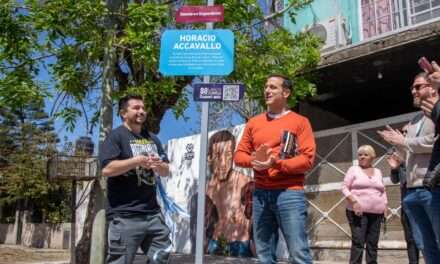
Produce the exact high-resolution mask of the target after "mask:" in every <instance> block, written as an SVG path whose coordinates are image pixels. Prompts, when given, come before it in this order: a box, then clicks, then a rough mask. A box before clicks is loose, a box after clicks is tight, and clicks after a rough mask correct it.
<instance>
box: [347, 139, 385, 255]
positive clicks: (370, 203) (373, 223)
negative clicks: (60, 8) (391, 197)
mask: <svg viewBox="0 0 440 264" xmlns="http://www.w3.org/2000/svg"><path fill="white" fill-rule="evenodd" d="M375 157H376V153H375V151H374V149H373V147H371V146H370V145H363V146H361V147H359V149H358V161H359V165H358V166H356V165H355V166H352V167H350V168H349V169H348V171H347V173H346V174H345V178H344V184H343V187H342V193H343V194H344V196H345V197H346V198H347V210H346V213H347V219H348V223H349V224H350V229H351V252H350V264H355V263H356V264H357V263H359V264H360V263H362V255H363V251H364V246H366V251H367V256H366V260H367V263H368V264H376V263H377V245H378V243H379V234H380V226H381V222H382V220H383V219H384V215H385V214H386V211H387V206H388V199H387V194H386V192H385V186H384V184H383V181H382V172H381V171H380V170H379V169H376V168H374V167H373V160H374V158H375Z"/></svg>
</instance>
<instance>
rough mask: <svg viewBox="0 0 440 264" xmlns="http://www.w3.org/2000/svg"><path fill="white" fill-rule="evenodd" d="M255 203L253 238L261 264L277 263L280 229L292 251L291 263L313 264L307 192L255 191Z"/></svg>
mask: <svg viewBox="0 0 440 264" xmlns="http://www.w3.org/2000/svg"><path fill="white" fill-rule="evenodd" d="M253 201H254V202H253V221H254V225H253V226H254V239H255V244H256V249H257V256H258V258H259V260H260V262H261V263H262V264H272V263H276V248H277V245H278V228H280V229H281V233H282V234H283V236H284V239H285V240H286V244H287V249H288V251H289V263H294V264H310V263H312V257H311V255H310V249H309V245H308V238H307V232H306V226H305V222H306V218H307V210H306V204H305V197H304V191H300V190H263V189H256V190H255V191H254V195H253Z"/></svg>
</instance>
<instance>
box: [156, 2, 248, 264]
mask: <svg viewBox="0 0 440 264" xmlns="http://www.w3.org/2000/svg"><path fill="white" fill-rule="evenodd" d="M207 1H208V3H207V6H183V7H181V8H180V9H179V10H178V12H177V16H176V22H178V23H200V22H208V23H206V30H167V31H165V32H164V33H163V34H162V37H161V44H160V60H159V71H160V72H161V73H162V74H163V75H165V76H179V75H180V76H201V75H203V76H204V77H203V85H204V87H202V88H203V89H207V90H206V91H207V92H208V93H207V94H203V95H202V96H201V97H200V98H199V99H203V98H205V99H206V98H207V97H210V96H211V95H210V94H211V91H213V92H212V93H213V96H211V97H212V98H213V99H215V100H217V101H219V98H218V97H217V96H214V95H215V94H216V93H217V92H215V91H218V90H219V87H216V85H217V86H218V85H220V90H221V94H222V98H220V99H223V98H226V99H228V98H229V100H226V101H237V97H238V98H241V97H243V93H244V86H243V85H240V84H210V75H228V74H230V73H231V72H232V70H233V68H234V34H233V33H232V31H231V30H227V29H213V22H220V21H223V19H224V8H223V6H221V5H218V6H214V0H207ZM212 85H214V86H213V87H212V88H209V87H211V86H212ZM196 87H197V85H196ZM195 89H196V88H195ZM199 91H200V90H199ZM203 91H205V90H203ZM224 91H226V92H224ZM195 92H196V91H195ZM199 95H200V93H199ZM197 101H202V103H201V104H202V116H201V136H200V160H199V181H198V196H197V229H196V252H195V263H196V264H203V254H204V252H203V251H204V250H203V248H204V247H203V245H204V243H203V242H204V240H205V228H204V226H205V195H206V165H207V149H208V114H209V101H212V100H197Z"/></svg>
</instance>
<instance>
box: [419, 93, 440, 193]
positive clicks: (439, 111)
mask: <svg viewBox="0 0 440 264" xmlns="http://www.w3.org/2000/svg"><path fill="white" fill-rule="evenodd" d="M431 119H432V121H433V122H434V124H435V135H436V136H438V135H439V133H440V101H438V102H437V103H436V104H435V105H434V108H433V109H432V113H431ZM423 184H424V185H425V186H426V187H428V188H432V187H434V186H440V137H439V138H437V140H436V141H435V143H434V147H433V149H432V155H431V161H430V162H429V167H428V172H427V173H426V176H425V179H424V181H423Z"/></svg>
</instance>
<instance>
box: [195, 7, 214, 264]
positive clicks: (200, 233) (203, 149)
mask: <svg viewBox="0 0 440 264" xmlns="http://www.w3.org/2000/svg"><path fill="white" fill-rule="evenodd" d="M212 5H214V0H208V6H212ZM212 28H213V24H212V23H206V29H208V30H209V29H212ZM210 79H211V78H210V76H209V75H206V76H204V77H203V82H204V83H209V82H210ZM208 120H209V102H202V120H201V127H200V129H201V130H200V159H199V183H198V195H197V227H196V255H195V263H196V264H203V260H204V259H203V253H204V252H203V251H204V250H203V249H204V246H203V245H204V240H205V202H206V201H205V198H206V197H205V195H206V194H205V193H206V163H207V157H208V155H207V152H208V151H207V150H208Z"/></svg>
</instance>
